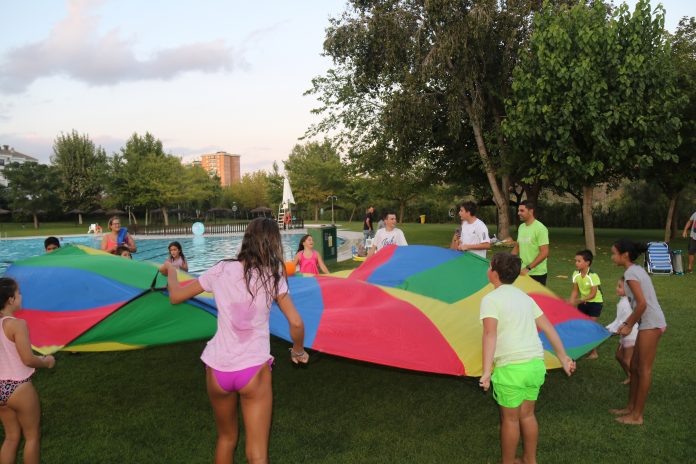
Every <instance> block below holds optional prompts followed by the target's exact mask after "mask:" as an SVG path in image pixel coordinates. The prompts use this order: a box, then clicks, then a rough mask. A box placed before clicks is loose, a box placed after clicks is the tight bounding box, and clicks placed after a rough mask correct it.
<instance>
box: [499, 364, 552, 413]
mask: <svg viewBox="0 0 696 464" xmlns="http://www.w3.org/2000/svg"><path fill="white" fill-rule="evenodd" d="M544 377H546V366H545V365H544V360H543V359H532V360H531V361H525V362H523V363H519V364H507V365H505V366H500V367H496V368H495V369H494V370H493V375H492V376H491V382H492V383H493V397H494V398H495V400H496V401H497V402H498V404H499V405H501V406H503V407H505V408H517V407H519V406H520V405H521V404H522V402H523V401H536V400H537V398H538V397H539V390H540V389H541V386H542V385H544Z"/></svg>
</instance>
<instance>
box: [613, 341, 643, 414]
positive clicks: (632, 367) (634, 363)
mask: <svg viewBox="0 0 696 464" xmlns="http://www.w3.org/2000/svg"><path fill="white" fill-rule="evenodd" d="M638 336H640V332H639V335H638ZM636 342H637V340H636ZM639 359H640V350H639V349H638V344H637V343H636V346H635V348H634V350H633V356H632V357H631V362H630V364H629V372H628V375H629V376H630V377H631V382H630V383H629V389H628V404H627V405H626V407H625V408H621V409H610V410H609V412H610V413H612V414H616V415H617V416H624V415H626V414H630V413H631V411H633V398H635V392H634V390H635V389H636V387H637V385H638V376H637V374H636V369H637V368H638V363H639Z"/></svg>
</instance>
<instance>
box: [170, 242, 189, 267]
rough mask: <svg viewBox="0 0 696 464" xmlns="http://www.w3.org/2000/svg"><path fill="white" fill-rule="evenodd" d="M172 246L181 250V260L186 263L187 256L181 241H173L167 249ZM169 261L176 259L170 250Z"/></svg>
mask: <svg viewBox="0 0 696 464" xmlns="http://www.w3.org/2000/svg"><path fill="white" fill-rule="evenodd" d="M171 247H176V249H177V250H179V256H181V260H182V261H183V262H184V263H185V262H186V256H184V250H182V249H181V243H179V242H172V243H170V244H169V246H167V251H169V249H170V248H171ZM169 261H174V257H173V256H172V252H171V251H170V252H169Z"/></svg>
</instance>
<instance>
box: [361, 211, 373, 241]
mask: <svg viewBox="0 0 696 464" xmlns="http://www.w3.org/2000/svg"><path fill="white" fill-rule="evenodd" d="M374 214H375V208H374V207H373V206H370V207H369V208H367V211H366V212H365V220H364V221H363V239H364V240H365V242H367V239H368V238H374V236H375V228H374V221H373V217H374Z"/></svg>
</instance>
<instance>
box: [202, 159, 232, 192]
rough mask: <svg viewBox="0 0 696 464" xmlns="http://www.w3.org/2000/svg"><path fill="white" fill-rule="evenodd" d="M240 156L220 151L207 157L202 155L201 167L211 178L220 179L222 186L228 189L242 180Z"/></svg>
mask: <svg viewBox="0 0 696 464" xmlns="http://www.w3.org/2000/svg"><path fill="white" fill-rule="evenodd" d="M239 158H240V156H239V155H232V154H230V153H227V152H224V151H219V152H217V153H211V154H207V155H201V166H202V167H203V169H205V170H206V171H207V172H208V174H210V175H211V176H218V177H219V178H220V185H222V186H223V187H227V186H229V185H232V184H237V183H239V181H240V180H241V179H242V176H241V172H240V169H239Z"/></svg>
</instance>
